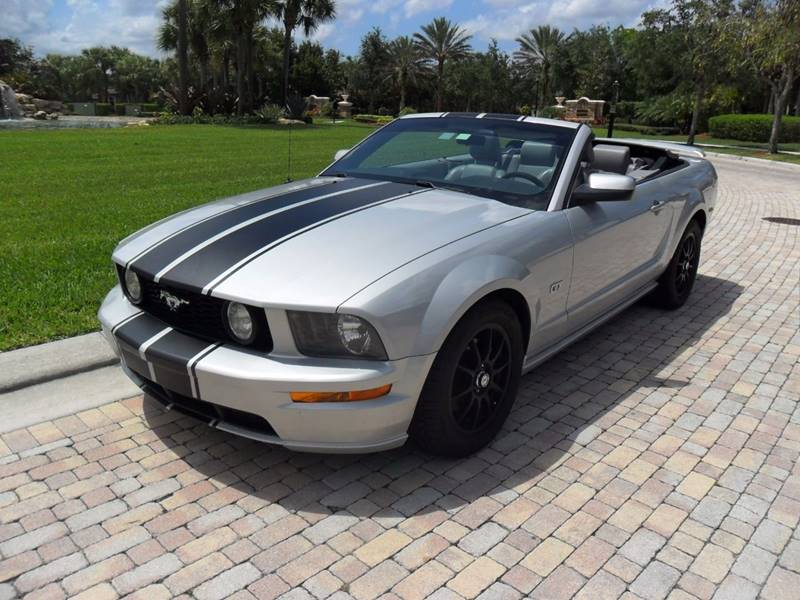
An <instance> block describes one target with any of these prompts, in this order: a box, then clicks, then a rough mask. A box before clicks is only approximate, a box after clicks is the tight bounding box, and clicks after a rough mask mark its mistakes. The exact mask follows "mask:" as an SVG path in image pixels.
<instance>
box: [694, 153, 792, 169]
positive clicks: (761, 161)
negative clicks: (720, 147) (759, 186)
mask: <svg viewBox="0 0 800 600" xmlns="http://www.w3.org/2000/svg"><path fill="white" fill-rule="evenodd" d="M706 158H723V159H725V158H727V159H729V160H737V161H743V162H749V163H753V164H754V165H759V166H761V167H767V166H769V167H774V168H777V169H778V170H779V171H791V172H793V173H794V172H796V171H797V170H800V164H794V163H789V162H781V161H778V160H769V159H766V158H756V157H754V156H739V155H737V154H724V153H722V152H708V151H706Z"/></svg>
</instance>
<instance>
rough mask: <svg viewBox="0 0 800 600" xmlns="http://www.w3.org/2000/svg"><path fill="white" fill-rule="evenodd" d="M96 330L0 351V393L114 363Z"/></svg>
mask: <svg viewBox="0 0 800 600" xmlns="http://www.w3.org/2000/svg"><path fill="white" fill-rule="evenodd" d="M118 362H119V359H118V358H117V356H116V355H115V354H114V352H113V350H112V349H111V347H110V346H109V345H108V342H106V340H105V338H104V337H103V335H102V334H101V333H100V332H94V333H89V334H86V335H79V336H77V337H72V338H67V339H64V340H58V341H56V342H49V343H47V344H39V345H38V346H28V347H27V348H20V349H19V350H11V351H8V352H3V353H0V394H5V393H8V392H13V391H15V390H20V389H22V388H26V387H30V386H32V385H38V384H41V383H47V382H49V381H53V380H55V379H61V378H64V377H69V376H71V375H77V374H79V373H85V372H87V371H93V370H95V369H99V368H102V367H107V366H110V365H114V364H116V363H118Z"/></svg>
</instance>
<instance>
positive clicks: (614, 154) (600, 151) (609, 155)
mask: <svg viewBox="0 0 800 600" xmlns="http://www.w3.org/2000/svg"><path fill="white" fill-rule="evenodd" d="M630 164H631V149H630V148H628V147H627V146H612V145H611V144H597V145H596V146H595V147H594V160H593V161H592V169H595V170H597V171H607V172H609V173H620V174H622V175H624V174H625V173H627V172H628V167H629V166H630Z"/></svg>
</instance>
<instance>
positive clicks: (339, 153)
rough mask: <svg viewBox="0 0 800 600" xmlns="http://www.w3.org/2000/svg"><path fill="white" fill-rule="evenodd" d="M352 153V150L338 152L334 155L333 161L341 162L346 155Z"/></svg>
mask: <svg viewBox="0 0 800 600" xmlns="http://www.w3.org/2000/svg"><path fill="white" fill-rule="evenodd" d="M348 152H350V148H344V149H342V150H337V151H336V154H334V155H333V160H339V159H340V158H344V155H345V154H347V153H348Z"/></svg>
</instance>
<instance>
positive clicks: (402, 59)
mask: <svg viewBox="0 0 800 600" xmlns="http://www.w3.org/2000/svg"><path fill="white" fill-rule="evenodd" d="M389 61H390V64H391V73H390V77H392V78H393V79H394V80H395V82H396V83H397V87H398V88H399V89H400V110H403V109H404V108H405V107H406V92H407V90H408V85H409V84H414V83H416V81H417V77H418V76H419V74H420V73H421V72H422V70H423V67H424V63H425V59H424V58H423V57H422V56H421V55H420V52H419V48H418V47H417V45H416V44H415V43H414V40H412V39H411V38H410V37H408V36H405V35H403V36H400V37H398V38H397V39H396V40H394V41H393V42H392V43H391V44H390V45H389Z"/></svg>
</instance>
